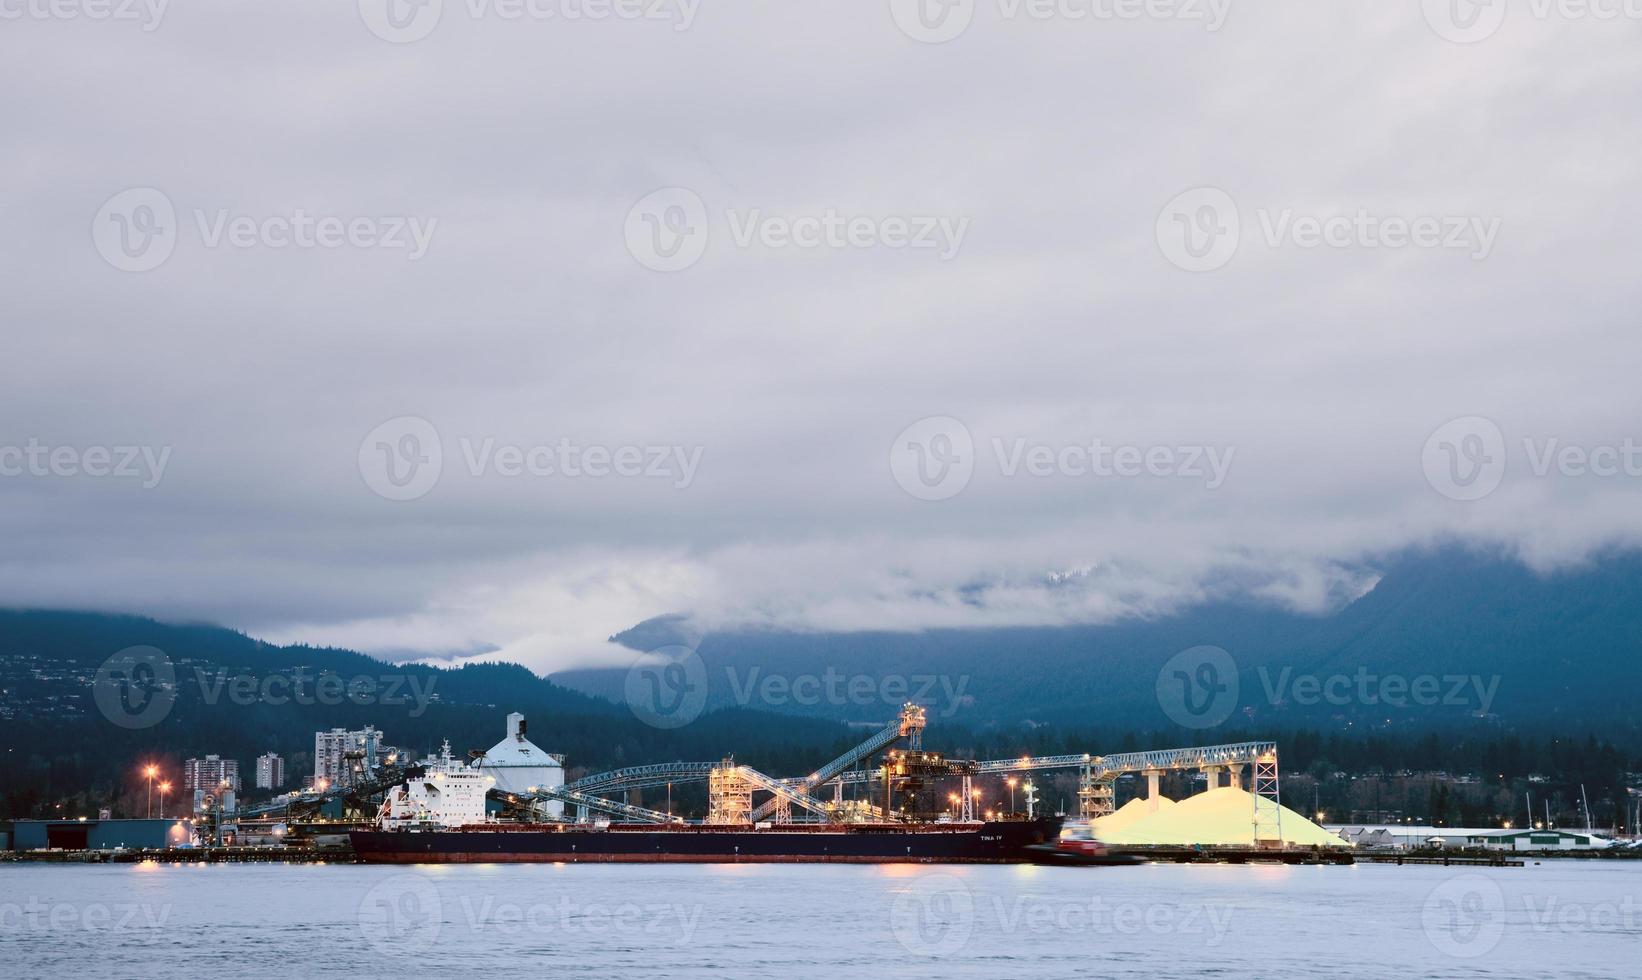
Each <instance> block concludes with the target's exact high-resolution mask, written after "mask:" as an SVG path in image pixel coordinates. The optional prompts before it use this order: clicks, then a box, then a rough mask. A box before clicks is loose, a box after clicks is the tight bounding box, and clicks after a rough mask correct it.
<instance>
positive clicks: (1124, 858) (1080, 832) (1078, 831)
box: [1026, 820, 1146, 866]
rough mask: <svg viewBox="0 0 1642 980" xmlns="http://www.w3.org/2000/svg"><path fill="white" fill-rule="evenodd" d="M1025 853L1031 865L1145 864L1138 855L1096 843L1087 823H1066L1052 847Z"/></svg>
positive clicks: (1039, 846)
mask: <svg viewBox="0 0 1642 980" xmlns="http://www.w3.org/2000/svg"><path fill="white" fill-rule="evenodd" d="M1026 852H1027V854H1028V855H1030V858H1031V860H1032V862H1033V863H1034V864H1081V865H1108V866H1115V865H1131V864H1145V863H1146V859H1145V858H1143V857H1141V856H1140V855H1138V854H1123V853H1120V852H1116V851H1113V850H1112V849H1111V848H1109V847H1107V846H1106V845H1105V844H1103V843H1101V842H1100V841H1099V840H1097V839H1095V833H1094V827H1093V826H1091V825H1090V823H1089V821H1088V820H1068V821H1067V822H1066V824H1065V825H1064V826H1063V827H1062V828H1061V833H1060V839H1059V840H1056V841H1055V842H1054V843H1053V844H1032V845H1029V846H1028V847H1027V848H1026Z"/></svg>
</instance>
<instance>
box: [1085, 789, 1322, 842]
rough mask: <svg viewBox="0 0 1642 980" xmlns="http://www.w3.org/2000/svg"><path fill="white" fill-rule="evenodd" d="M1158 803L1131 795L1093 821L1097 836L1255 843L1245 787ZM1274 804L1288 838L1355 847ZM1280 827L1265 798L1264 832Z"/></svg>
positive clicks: (1108, 839)
mask: <svg viewBox="0 0 1642 980" xmlns="http://www.w3.org/2000/svg"><path fill="white" fill-rule="evenodd" d="M1158 802H1159V807H1158V811H1157V812H1156V813H1151V812H1149V809H1148V804H1147V802H1146V801H1145V800H1130V801H1129V802H1128V803H1125V804H1124V805H1123V807H1122V808H1121V809H1119V810H1118V811H1117V812H1116V813H1114V814H1112V815H1111V816H1109V817H1102V818H1101V819H1099V820H1097V821H1095V823H1094V832H1095V836H1096V837H1097V838H1098V839H1100V840H1102V841H1105V842H1106V843H1108V844H1186V845H1191V844H1202V845H1204V846H1216V845H1220V846H1235V845H1242V846H1245V847H1247V846H1252V845H1253V844H1254V797H1253V796H1252V795H1251V794H1249V793H1247V792H1245V791H1244V790H1241V789H1236V788H1233V787H1230V786H1222V787H1220V788H1219V789H1212V790H1209V791H1208V792H1206V793H1199V794H1198V795H1196V796H1192V797H1189V798H1187V799H1184V800H1181V801H1180V802H1178V803H1173V804H1170V803H1169V802H1168V801H1167V800H1159V801H1158ZM1276 809H1278V810H1281V811H1282V828H1283V829H1282V837H1283V840H1284V842H1285V843H1288V844H1293V845H1299V846H1302V847H1309V846H1311V845H1314V844H1315V845H1318V846H1321V847H1350V846H1351V845H1349V844H1347V843H1346V842H1345V841H1343V840H1341V839H1340V838H1339V837H1338V836H1336V835H1334V834H1331V833H1329V832H1328V831H1326V830H1324V829H1323V828H1321V827H1319V826H1317V825H1316V824H1314V823H1312V822H1311V821H1310V820H1307V819H1306V818H1305V817H1303V816H1301V815H1300V814H1298V813H1295V812H1294V811H1293V810H1290V809H1289V808H1288V807H1278V808H1276ZM1276 829H1277V820H1276V819H1275V811H1274V810H1273V809H1272V807H1271V804H1270V803H1267V802H1262V803H1261V831H1262V833H1261V836H1262V837H1264V836H1266V834H1268V833H1271V834H1275V832H1276Z"/></svg>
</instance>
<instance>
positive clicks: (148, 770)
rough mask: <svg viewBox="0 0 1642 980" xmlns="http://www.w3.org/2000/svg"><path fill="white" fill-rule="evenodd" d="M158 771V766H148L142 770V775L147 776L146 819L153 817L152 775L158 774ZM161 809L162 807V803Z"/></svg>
mask: <svg viewBox="0 0 1642 980" xmlns="http://www.w3.org/2000/svg"><path fill="white" fill-rule="evenodd" d="M159 771H160V767H159V766H149V767H148V768H146V769H144V770H143V775H145V776H147V777H148V819H150V820H152V819H154V777H155V776H156V775H158V774H159ZM161 809H164V805H163V804H162V805H161Z"/></svg>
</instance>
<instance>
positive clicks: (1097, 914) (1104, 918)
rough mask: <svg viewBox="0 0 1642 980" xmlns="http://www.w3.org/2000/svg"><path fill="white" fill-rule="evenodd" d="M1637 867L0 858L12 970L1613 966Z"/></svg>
mask: <svg viewBox="0 0 1642 980" xmlns="http://www.w3.org/2000/svg"><path fill="white" fill-rule="evenodd" d="M1639 904H1642V863H1632V862H1620V861H1551V860H1547V861H1544V862H1541V863H1538V864H1535V863H1532V862H1530V863H1529V864H1528V866H1526V867H1521V868H1492V867H1475V868H1443V867H1394V866H1379V865H1357V866H1355V867H1286V866H1277V865H1269V866H1268V865H1242V866H1233V865H1163V864H1157V865H1147V866H1141V867H1132V868H1051V867H1031V866H909V865H876V866H842V865H839V866H833V865H739V866H738V865H460V866H449V865H447V866H435V867H425V868H423V867H383V866H365V865H232V864H225V865H188V864H176V865H172V864H166V865H160V864H141V865H87V866H71V865H55V864H54V865H45V864H31V863H15V864H0V975H3V976H5V977H9V978H29V980H33V978H62V977H71V976H76V975H86V976H110V977H129V978H148V977H155V978H159V977H164V978H168V980H194V978H200V980H203V978H238V977H244V978H252V977H255V978H259V980H260V978H263V977H267V976H270V975H275V974H276V973H277V975H281V976H299V977H350V978H358V977H373V976H390V975H391V976H398V977H404V976H429V977H442V976H457V975H467V974H477V973H480V972H481V971H483V972H484V973H487V974H492V975H507V974H508V973H509V971H515V970H522V971H529V973H528V974H527V973H520V974H518V975H534V974H535V973H537V972H538V971H551V972H552V973H553V974H554V975H558V976H595V975H600V976H620V977H641V976H658V977H661V976H665V977H700V978H720V977H740V976H748V977H755V976H756V977H764V976H779V975H790V976H819V975H823V974H824V973H825V974H831V975H836V976H846V975H848V976H863V977H865V976H889V977H897V978H902V977H939V978H943V980H951V978H966V977H986V978H1014V977H1068V978H1070V977H1080V978H1081V977H1157V976H1183V975H1202V974H1207V975H1213V976H1216V977H1222V978H1261V980H1269V978H1275V977H1296V978H1300V977H1304V978H1308V980H1309V978H1314V977H1318V976H1350V977H1408V976H1430V977H1473V978H1474V977H1521V976H1555V977H1562V978H1567V977H1619V976H1634V975H1635V970H1636V965H1637V963H1638V957H1639V956H1642V928H1639V924H1642V922H1639V920H1642V909H1639Z"/></svg>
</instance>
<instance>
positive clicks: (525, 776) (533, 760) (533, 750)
mask: <svg viewBox="0 0 1642 980" xmlns="http://www.w3.org/2000/svg"><path fill="white" fill-rule="evenodd" d="M479 769H480V771H481V772H483V773H485V774H486V775H487V776H492V777H494V778H495V780H496V787H495V788H496V789H497V790H499V791H501V792H504V793H526V792H529V791H530V788H531V787H533V786H535V787H543V788H550V787H551V788H556V787H559V786H563V785H564V756H562V755H554V754H553V753H551V752H544V751H543V750H542V749H541V748H539V747H538V746H536V745H534V744H532V743H531V741H530V740H529V739H528V738H525V716H524V715H522V714H520V713H519V712H517V711H515V712H513V713H512V714H510V715H508V716H507V737H506V738H504V739H502V740H501V741H500V742H497V743H496V744H495V745H493V746H491V748H490V751H488V752H486V753H485V754H484V756H483V757H481V758H480V759H479ZM542 809H543V810H545V811H546V812H548V813H549V814H552V815H553V816H554V817H562V816H564V804H563V803H560V802H559V801H557V800H555V801H553V802H551V803H547V804H544V805H543V807H542Z"/></svg>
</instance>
